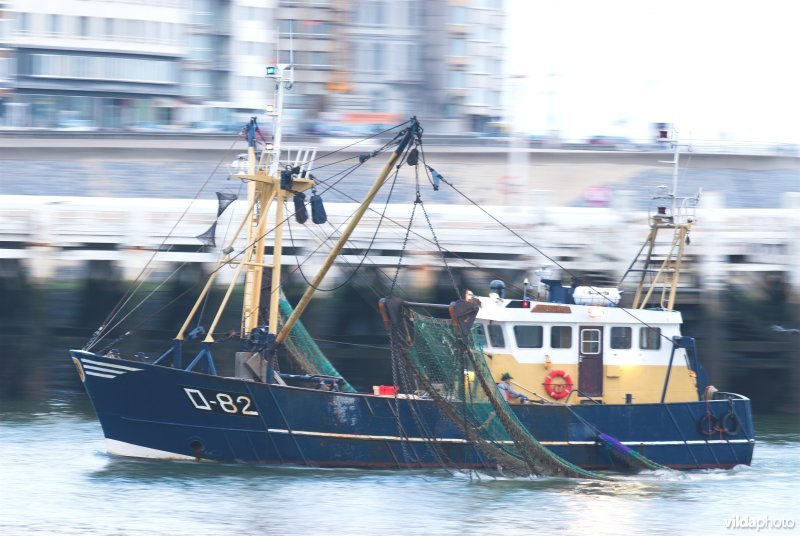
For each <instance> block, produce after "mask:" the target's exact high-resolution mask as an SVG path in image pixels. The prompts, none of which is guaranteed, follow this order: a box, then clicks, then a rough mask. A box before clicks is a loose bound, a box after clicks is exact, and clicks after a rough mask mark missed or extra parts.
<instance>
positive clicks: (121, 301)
mask: <svg viewBox="0 0 800 536" xmlns="http://www.w3.org/2000/svg"><path fill="white" fill-rule="evenodd" d="M237 138H238V137H237ZM237 142H238V139H236V140H233V141H232V142H231V145H230V147H229V148H228V149H227V151H226V153H228V152H230V151H232V150H233V146H234V145H235V144H236V143H237ZM226 158H228V157H222V158H221V159H220V160H219V162H217V165H216V166H214V169H213V170H212V171H211V173H209V175H208V177H206V180H205V181H203V184H202V185H201V186H200V189H199V190H198V191H197V193H196V194H195V196H194V197H193V198H192V200H191V201H189V204H188V205H187V206H186V209H184V211H183V213H182V214H181V215H180V216H179V217H178V220H177V221H176V222H175V223H174V224H173V225H172V228H170V230H169V231H168V232H167V234H166V236H164V238H163V240H162V241H161V244H159V245H158V247H157V248H155V249H154V250H153V254H152V255H151V256H150V258H149V259H148V260H147V262H146V263H145V265H144V267H142V270H141V271H140V272H139V274H138V275H137V276H136V278H135V279H134V281H133V282H134V283H137V282H138V284H136V285H135V286H134V287H133V288H132V289H130V290H128V291H127V292H126V293H125V294H123V295H122V297H121V298H120V299H119V301H118V302H117V304H116V305H115V306H114V308H113V309H112V310H111V312H110V313H109V314H108V316H107V317H106V319H105V320H104V321H103V323H102V324H100V327H98V328H97V331H95V332H94V334H93V335H92V337H91V338H90V339H89V341H88V342H87V343H86V345H84V347H83V349H84V350H87V351H88V350H89V349H91V348H92V347H93V346H94V345H95V342H96V341H97V338H98V337H99V336H100V334H101V333H102V332H103V331H104V330H105V328H106V326H108V324H110V323H111V322H112V321H113V320H114V319H115V318H116V316H117V315H118V314H119V313H120V311H122V309H123V308H124V307H125V306H126V305H127V304H128V302H130V300H131V299H132V298H133V296H134V295H135V294H136V292H137V291H138V290H139V288H140V287H141V286H142V285H143V284H144V277H143V276H144V274H145V272H146V271H147V269H148V268H149V267H150V264H152V262H153V260H154V259H155V258H156V255H158V253H160V252H161V249H162V248H163V247H164V244H166V242H167V240H168V239H169V238H170V237H171V236H172V233H173V232H175V229H176V228H177V227H178V224H180V223H181V221H183V218H184V217H185V216H186V214H187V213H188V212H189V209H190V208H192V205H193V204H194V202H195V201H197V199H198V198H199V197H200V194H201V193H203V190H204V189H205V188H206V186H208V183H209V182H211V179H212V178H214V175H215V174H216V173H217V170H218V169H219V167H220V166H221V165H222V162H223V161H224V160H225V159H226ZM171 249H172V245H170V246H169V247H168V248H167V250H166V251H170V250H171ZM137 307H138V306H137ZM127 316H129V315H126V317H125V318H127ZM118 324H119V323H117V325H118Z"/></svg>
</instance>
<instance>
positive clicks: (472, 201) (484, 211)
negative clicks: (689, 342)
mask: <svg viewBox="0 0 800 536" xmlns="http://www.w3.org/2000/svg"><path fill="white" fill-rule="evenodd" d="M421 152H422V162H423V164H424V165H425V168H426V169H427V170H428V172H429V173H430V170H431V169H432V168H431V167H430V166H428V164H427V163H426V162H425V151H424V150H422V151H421ZM429 180H431V181H432V179H430V177H429ZM440 181H441V182H443V183H445V184H446V185H448V186H449V187H450V188H452V189H453V191H455V192H456V193H458V194H459V195H460V196H461V197H463V198H464V199H466V200H467V201H468V202H469V203H470V204H471V205H473V206H475V207H476V208H477V209H478V210H480V211H481V212H483V213H484V214H486V215H487V216H489V218H491V219H492V220H493V221H494V222H495V223H497V224H499V225H500V226H501V227H503V229H505V230H506V231H508V232H509V233H511V234H513V235H514V236H516V237H517V238H519V239H520V240H521V241H522V242H523V243H524V244H525V245H527V246H528V247H530V248H531V249H533V250H534V251H536V252H537V253H538V254H539V255H541V256H542V257H544V258H545V259H547V260H548V261H550V262H552V263H553V264H554V265H556V266H557V267H558V268H560V269H561V270H563V271H564V272H565V273H566V274H568V275H570V276H571V277H573V278H574V279H575V280H576V281H581V278H579V277H578V276H577V275H576V274H575V273H574V272H572V271H571V270H570V269H568V268H567V267H565V266H564V265H562V264H561V263H560V262H558V261H557V260H556V259H554V258H553V257H551V256H549V255H548V254H546V253H545V252H544V251H542V250H541V249H539V248H538V247H536V246H535V245H533V244H532V243H530V242H529V241H528V240H526V239H525V237H523V236H522V235H520V234H519V233H518V232H516V231H515V230H514V229H512V228H511V227H509V226H508V225H506V224H505V223H503V222H502V221H500V220H499V219H497V218H496V217H495V216H494V215H493V214H492V213H490V212H489V211H488V210H486V209H485V208H483V207H482V206H480V205H479V204H478V203H476V202H475V201H474V200H473V199H472V198H470V197H469V196H468V195H467V194H465V193H464V192H462V191H461V190H459V189H458V188H457V187H456V185H455V184H453V183H452V182H450V181H448V180H447V179H445V178H444V177H441V178H440ZM588 286H589V287H590V288H592V289H594V287H593V286H591V285H588ZM606 299H607V298H606ZM620 310H622V311H623V312H624V313H625V314H627V315H628V316H630V317H631V318H633V319H634V320H636V321H637V322H639V323H640V324H642V325H644V326H647V327H649V328H652V327H653V326H652V325H651V324H649V323H647V322H645V321H644V320H642V319H641V318H639V317H637V316H636V315H634V314H633V313H631V312H630V311H629V310H628V309H627V308H624V307H621V308H620ZM659 335H660V337H662V338H663V339H665V340H667V341H668V342H669V343H670V344H673V345H674V344H675V342H674V341H673V340H672V339H670V338H669V337H667V336H666V335H664V334H663V333H661V332H660V331H659Z"/></svg>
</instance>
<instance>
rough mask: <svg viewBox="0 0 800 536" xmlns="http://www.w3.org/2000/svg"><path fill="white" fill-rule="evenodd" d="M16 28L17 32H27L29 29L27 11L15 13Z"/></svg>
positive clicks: (29, 17) (29, 23)
mask: <svg viewBox="0 0 800 536" xmlns="http://www.w3.org/2000/svg"><path fill="white" fill-rule="evenodd" d="M17 29H18V31H19V33H28V32H30V31H31V16H30V14H29V13H18V14H17Z"/></svg>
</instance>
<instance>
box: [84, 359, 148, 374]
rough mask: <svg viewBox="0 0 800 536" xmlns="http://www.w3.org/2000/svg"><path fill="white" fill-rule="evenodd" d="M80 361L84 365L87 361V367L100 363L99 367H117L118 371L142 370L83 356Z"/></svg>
mask: <svg viewBox="0 0 800 536" xmlns="http://www.w3.org/2000/svg"><path fill="white" fill-rule="evenodd" d="M81 362H83V364H84V365H86V363H89V365H86V366H87V367H90V366H91V365H100V366H101V367H107V368H112V369H117V370H118V371H119V372H120V373H122V372H137V371H140V370H142V369H140V368H135V367H126V366H125V365H114V364H112V363H103V362H102V361H92V360H91V359H86V358H85V357H84V358H83V359H81Z"/></svg>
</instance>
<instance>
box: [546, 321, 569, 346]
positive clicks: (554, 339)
mask: <svg viewBox="0 0 800 536" xmlns="http://www.w3.org/2000/svg"><path fill="white" fill-rule="evenodd" d="M550 348H572V327H571V326H553V327H551V328H550Z"/></svg>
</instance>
